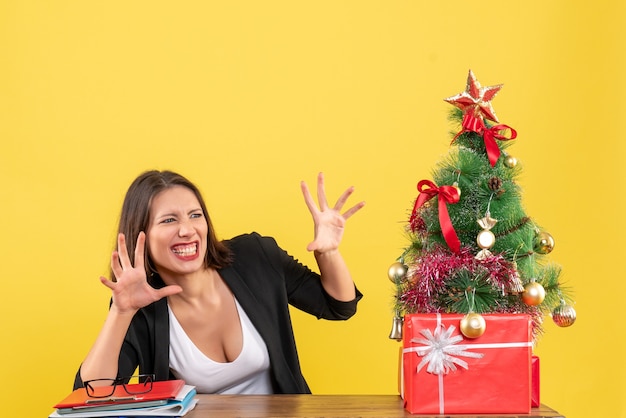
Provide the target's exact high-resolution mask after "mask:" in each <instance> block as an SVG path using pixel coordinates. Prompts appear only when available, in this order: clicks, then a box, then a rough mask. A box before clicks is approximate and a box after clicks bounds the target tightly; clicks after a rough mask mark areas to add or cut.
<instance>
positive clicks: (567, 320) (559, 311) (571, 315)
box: [552, 303, 576, 327]
mask: <svg viewBox="0 0 626 418" xmlns="http://www.w3.org/2000/svg"><path fill="white" fill-rule="evenodd" d="M552 320H553V321H554V323H555V324H557V325H558V326H560V327H569V326H570V325H573V324H574V322H575V321H576V310H575V309H574V307H573V306H570V305H567V304H565V303H561V305H559V306H557V307H556V308H554V310H553V311H552Z"/></svg>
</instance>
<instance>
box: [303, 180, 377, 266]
mask: <svg viewBox="0 0 626 418" xmlns="http://www.w3.org/2000/svg"><path fill="white" fill-rule="evenodd" d="M300 187H301V188H302V194H303V195H304V201H305V202H306V205H307V207H308V208H309V211H310V212H311V216H313V223H314V231H315V232H314V238H313V241H312V242H311V243H309V245H307V250H308V251H316V252H318V253H321V254H323V253H327V252H331V251H335V250H337V248H339V244H340V243H341V239H342V238H343V232H344V227H345V224H346V220H347V219H348V218H350V217H351V216H352V215H354V214H355V213H356V212H357V211H358V210H359V209H361V208H362V207H363V206H365V202H359V203H357V204H356V205H354V206H352V207H351V208H350V209H348V210H347V211H345V212H344V213H343V214H342V213H341V210H342V209H343V207H344V205H345V204H346V201H347V200H348V198H349V197H350V195H351V194H352V192H354V187H349V188H348V189H347V190H346V191H345V192H343V193H342V194H341V196H339V199H337V203H335V205H334V206H333V207H330V206H329V205H328V201H327V200H326V191H325V189H324V174H323V173H319V174H318V176H317V200H318V203H319V208H318V205H316V204H315V201H314V200H313V197H312V196H311V193H310V192H309V188H308V186H307V184H306V183H305V182H304V181H303V182H301V183H300Z"/></svg>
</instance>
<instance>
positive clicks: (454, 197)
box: [409, 180, 461, 253]
mask: <svg viewBox="0 0 626 418" xmlns="http://www.w3.org/2000/svg"><path fill="white" fill-rule="evenodd" d="M424 187H428V188H424ZM417 190H418V191H419V192H420V194H419V195H418V196H417V199H416V200H415V205H414V206H413V212H412V213H411V218H410V221H409V222H410V223H411V224H413V222H414V221H415V218H416V217H417V210H418V209H419V208H420V207H422V205H423V204H424V203H426V202H427V201H428V200H430V199H432V198H433V197H435V196H439V197H438V201H439V207H438V208H439V224H440V225H441V232H442V233H443V238H444V239H445V240H446V244H448V247H450V249H451V250H452V251H454V252H455V253H458V252H459V250H460V249H461V241H459V237H458V236H457V235H456V232H455V231H454V227H453V226H452V221H451V220H450V215H449V214H448V206H447V204H448V203H457V202H458V201H459V198H460V196H459V192H458V191H457V189H455V188H454V187H452V186H441V187H437V185H436V184H435V183H433V182H432V181H430V180H421V181H420V182H419V183H417Z"/></svg>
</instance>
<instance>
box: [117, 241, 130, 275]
mask: <svg viewBox="0 0 626 418" xmlns="http://www.w3.org/2000/svg"><path fill="white" fill-rule="evenodd" d="M117 253H118V258H119V262H120V265H121V266H122V270H127V269H130V268H132V267H133V266H132V264H131V263H130V257H129V256H128V248H126V237H125V236H124V234H118V235H117Z"/></svg>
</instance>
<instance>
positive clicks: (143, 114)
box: [0, 0, 626, 418]
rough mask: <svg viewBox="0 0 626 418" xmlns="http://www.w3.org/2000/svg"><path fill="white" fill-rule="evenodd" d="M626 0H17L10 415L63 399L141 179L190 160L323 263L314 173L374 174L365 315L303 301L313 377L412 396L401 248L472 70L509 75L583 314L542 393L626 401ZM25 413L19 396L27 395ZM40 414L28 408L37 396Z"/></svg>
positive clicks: (361, 219)
mask: <svg viewBox="0 0 626 418" xmlns="http://www.w3.org/2000/svg"><path fill="white" fill-rule="evenodd" d="M625 15H626V9H625V6H624V2H621V1H607V2H587V1H571V0H568V1H565V0H563V1H556V0H554V1H543V0H532V1H456V0H454V1H429V2H427V1H422V0H406V1H392V0H388V1H364V0H359V1H357V0H344V1H341V0H339V1H291V0H289V1H274V0H269V1H247V2H246V1H220V2H210V1H180V2H175V1H160V0H156V1H155V0H152V1H118V0H110V1H106V2H104V1H102V2H100V1H78V0H76V1H70V0H55V1H43V0H42V1H29V0H13V1H9V0H2V1H0V144H1V148H0V184H1V185H0V191H1V195H0V196H1V199H2V200H1V203H0V219H1V220H2V240H1V244H0V245H1V251H0V254H1V257H2V260H1V262H2V264H1V266H2V268H1V269H0V278H1V281H0V286H1V287H0V289H1V291H2V301H1V302H0V321H1V322H0V323H1V327H2V331H1V332H2V334H1V335H2V336H1V338H2V343H1V344H0V359H2V362H3V366H2V376H1V377H0V381H1V382H2V383H1V385H2V391H1V392H0V393H1V397H2V399H1V404H2V408H3V410H4V412H3V413H2V415H5V414H6V415H7V416H8V415H11V414H10V413H7V412H6V410H7V408H8V409H9V411H10V412H14V414H15V415H16V416H39V417H42V416H47V414H49V413H50V412H51V411H52V408H51V407H52V405H53V404H54V403H55V402H56V401H58V400H60V399H61V398H62V397H64V396H65V395H66V394H67V393H69V390H70V389H71V386H72V381H73V377H74V373H75V371H76V368H77V367H78V365H79V363H80V361H81V360H82V358H83V356H84V355H85V353H86V352H87V350H88V348H89V346H90V344H91V342H92V341H93V340H94V338H95V336H96V333H97V332H98V330H99V328H100V325H101V323H102V321H103V318H104V317H105V314H106V310H107V306H108V300H109V292H108V291H107V289H105V288H104V287H103V286H102V285H100V283H99V282H98V276H99V275H102V274H106V273H107V267H108V260H109V254H110V250H111V248H112V245H113V239H114V228H115V222H116V218H117V215H118V213H119V208H120V203H121V199H122V196H123V193H124V192H125V190H126V188H127V186H128V185H129V183H130V182H131V181H132V179H133V178H134V177H135V176H136V175H137V174H139V173H140V172H141V171H143V170H145V169H150V168H158V169H173V170H177V171H180V172H181V173H183V174H185V175H186V176H188V177H189V178H190V179H192V180H193V181H195V182H196V183H198V184H199V185H200V187H201V189H202V191H203V193H204V194H205V198H206V200H207V204H208V207H209V210H210V211H211V214H212V217H213V221H214V223H215V225H216V227H217V232H218V234H219V235H220V237H222V238H226V237H230V236H232V235H235V234H238V233H242V232H248V231H252V230H255V231H258V232H260V233H262V234H266V235H272V236H274V237H275V238H276V239H277V240H278V242H279V243H280V244H281V246H283V247H284V248H285V249H287V250H289V251H290V252H291V253H292V254H293V255H295V256H296V257H298V258H299V259H301V260H303V261H304V262H306V263H313V258H312V256H311V254H309V253H307V252H306V249H305V247H306V244H307V243H308V242H309V241H310V239H311V237H312V227H311V221H310V216H309V214H308V212H307V209H306V206H305V205H304V202H303V200H302V197H301V194H300V191H299V181H300V180H306V181H307V182H309V184H310V185H313V184H314V182H315V176H316V173H317V172H318V171H323V172H325V173H326V176H327V181H328V193H329V195H330V196H331V197H333V198H335V197H337V196H338V195H339V194H340V192H341V191H343V189H344V188H345V187H348V186H349V185H354V186H355V187H356V192H355V196H354V199H353V202H356V201H357V200H361V199H363V200H366V201H367V205H366V207H365V208H364V209H363V210H362V211H361V212H360V213H359V214H358V215H357V216H355V217H354V218H352V219H350V221H349V223H348V229H347V233H346V237H345V241H344V243H343V253H344V255H345V257H346V259H347V260H348V262H349V264H350V265H351V268H352V272H353V274H354V277H355V279H356V281H357V283H358V286H359V287H360V289H361V290H362V291H363V293H364V294H365V298H364V299H363V301H362V303H361V304H360V309H359V312H358V314H357V315H356V317H355V318H353V319H352V320H350V321H348V322H346V323H328V322H323V321H317V320H315V319H311V318H310V317H306V316H304V315H302V314H300V313H294V322H295V328H296V333H297V339H298V343H299V350H300V354H301V360H302V366H303V368H304V371H305V375H306V376H307V378H308V380H309V383H310V385H311V387H312V389H313V391H314V392H315V393H354V394H374V393H380V394H393V393H396V378H397V374H396V373H397V355H398V351H397V350H398V347H399V344H398V343H396V342H395V341H391V340H389V339H388V338H387V336H388V333H389V330H390V326H391V316H392V313H391V295H392V286H391V283H390V282H389V280H388V279H387V268H388V267H389V265H390V264H391V263H392V262H393V261H394V260H395V258H396V257H397V256H398V255H399V254H400V252H401V251H402V248H403V247H404V246H405V245H406V244H407V242H406V241H405V236H404V234H403V225H404V222H405V220H406V219H407V216H408V212H409V211H410V208H411V205H412V202H413V199H414V198H415V197H416V193H417V192H416V188H415V185H416V183H417V182H418V181H419V180H421V179H425V178H430V173H431V170H432V168H433V167H434V166H435V164H436V163H437V161H438V160H439V159H440V158H441V157H442V156H444V155H445V154H446V153H447V151H448V149H449V148H448V144H449V140H450V138H449V136H448V130H449V129H450V126H449V124H448V122H447V120H446V118H447V114H448V110H449V109H450V105H448V104H446V103H445V102H444V101H443V100H442V99H443V98H445V97H448V96H452V95H454V94H457V93H459V92H461V91H462V90H463V89H464V87H465V80H466V76H467V71H468V69H470V68H471V69H472V70H473V71H474V72H475V74H476V76H477V77H478V80H479V81H480V82H481V83H482V84H483V85H493V84H498V83H504V88H503V89H502V90H501V92H500V93H499V94H498V96H497V97H496V98H495V100H494V102H493V104H494V108H495V109H496V112H497V114H498V116H499V118H500V120H501V122H503V123H506V124H508V125H510V126H512V127H514V128H515V129H517V131H518V134H519V135H518V139H517V140H515V145H514V146H513V147H512V148H510V153H511V154H513V155H514V156H516V157H517V158H518V159H519V161H520V164H522V165H523V175H522V178H521V184H522V187H523V189H524V195H523V198H524V202H525V207H526V211H527V213H528V214H529V215H530V216H532V217H534V219H535V220H536V221H537V222H539V224H540V225H542V226H543V227H544V228H545V229H546V230H547V231H549V232H550V233H551V234H552V235H553V236H554V237H555V240H556V248H555V250H554V251H553V252H552V254H551V255H550V259H551V260H552V261H554V262H557V263H559V264H561V265H562V266H563V269H564V272H563V276H562V277H563V280H564V281H566V282H567V284H568V285H570V286H571V287H573V288H574V290H575V295H576V300H577V303H576V309H577V311H578V316H579V317H578V321H577V322H576V324H575V325H574V326H573V327H572V328H565V329H562V328H558V327H556V326H555V325H553V324H552V322H551V320H550V319H549V318H547V320H546V327H545V328H546V333H545V335H544V336H543V338H542V339H541V341H540V343H539V346H538V348H537V350H536V352H537V354H539V355H540V357H541V367H542V370H541V388H542V401H543V402H545V403H547V404H548V405H550V406H552V407H554V408H555V409H557V410H559V411H560V412H561V413H563V414H565V415H566V416H567V417H568V418H587V417H591V416H594V417H596V416H597V417H599V416H602V417H619V416H621V417H624V416H626V404H625V402H626V401H625V400H624V399H626V398H625V397H624V396H623V395H624V393H625V392H626V385H625V380H626V366H624V361H623V354H624V352H625V348H626V347H625V346H624V342H623V326H624V320H625V317H624V306H623V304H624V294H625V290H626V289H625V285H624V278H625V277H624V245H623V236H624V234H625V233H626V228H625V225H624V222H623V219H624V217H623V213H622V212H621V209H623V203H624V197H623V195H624V183H625V180H626V176H625V174H624V167H623V162H624V153H625V146H624V113H625V111H626V109H625V106H624V96H625V94H626V89H625V83H624V75H625V74H626V65H625V60H624V41H623V40H624V39H626V29H624V28H625V27H626V22H625V20H626V19H625ZM19 411H22V412H19ZM24 411H26V412H24Z"/></svg>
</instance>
